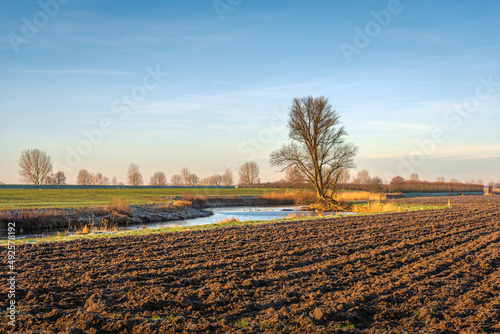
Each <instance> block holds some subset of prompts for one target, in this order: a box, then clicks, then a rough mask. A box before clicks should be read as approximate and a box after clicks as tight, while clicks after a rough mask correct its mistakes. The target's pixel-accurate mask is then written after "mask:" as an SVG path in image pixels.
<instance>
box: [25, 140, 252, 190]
mask: <svg viewBox="0 0 500 334" xmlns="http://www.w3.org/2000/svg"><path fill="white" fill-rule="evenodd" d="M19 168H20V169H19V174H20V176H21V180H22V181H23V182H24V183H27V184H36V185H40V184H54V185H63V184H66V176H65V175H64V172H62V171H58V172H57V173H55V174H54V173H52V169H53V165H52V159H51V157H50V156H49V155H48V154H47V153H46V152H44V151H41V150H38V149H32V150H26V151H23V152H22V154H21V158H20V159H19ZM259 172H260V171H259V167H258V166H257V163H255V162H254V161H250V162H246V163H244V164H243V165H242V166H241V167H240V169H239V171H238V173H239V176H240V179H239V184H241V185H251V184H255V183H259V182H260V178H259ZM126 182H127V184H129V185H132V186H139V185H143V184H144V179H143V177H142V174H141V172H140V171H139V166H138V165H136V164H134V163H131V164H130V165H129V168H128V171H127V181H126ZM110 183H111V184H112V185H120V184H122V185H123V184H124V183H119V182H118V181H117V179H116V177H113V179H112V180H111V182H110V181H109V179H108V178H107V177H106V176H104V175H102V173H95V174H94V173H90V172H89V171H87V170H86V169H81V170H80V171H79V172H78V176H77V179H76V184H78V185H109V184H110ZM168 184H169V183H168V181H167V176H166V175H165V173H163V172H156V173H154V174H153V176H151V178H150V180H149V185H152V186H166V185H168ZM233 184H234V179H233V171H232V170H231V169H229V168H228V169H226V170H225V171H224V173H223V174H222V175H220V174H214V175H212V176H209V177H205V178H203V179H201V180H200V178H199V177H198V176H197V175H196V174H194V173H191V171H190V170H189V168H182V170H181V172H180V174H174V175H172V177H171V178H170V185H172V186H197V185H200V186H232V185H233Z"/></svg>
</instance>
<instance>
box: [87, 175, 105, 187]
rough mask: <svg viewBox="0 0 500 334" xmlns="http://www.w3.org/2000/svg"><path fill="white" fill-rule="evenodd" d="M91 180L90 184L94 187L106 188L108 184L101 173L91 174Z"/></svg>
mask: <svg viewBox="0 0 500 334" xmlns="http://www.w3.org/2000/svg"><path fill="white" fill-rule="evenodd" d="M91 179H92V181H91V184H93V185H96V186H107V185H108V184H109V179H108V178H107V177H106V176H103V175H102V174H101V173H97V174H92V176H91Z"/></svg>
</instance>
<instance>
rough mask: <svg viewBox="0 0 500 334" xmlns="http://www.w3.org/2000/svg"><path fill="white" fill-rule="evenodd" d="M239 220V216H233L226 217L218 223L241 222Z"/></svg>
mask: <svg viewBox="0 0 500 334" xmlns="http://www.w3.org/2000/svg"><path fill="white" fill-rule="evenodd" d="M239 221H240V220H239V219H238V218H234V217H231V218H226V219H222V220H218V221H217V224H225V223H236V222H239Z"/></svg>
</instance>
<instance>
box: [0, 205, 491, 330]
mask: <svg viewBox="0 0 500 334" xmlns="http://www.w3.org/2000/svg"><path fill="white" fill-rule="evenodd" d="M402 201H404V202H413V203H428V204H433V205H435V204H445V203H447V201H448V198H433V199H426V198H424V199H413V200H402ZM451 201H452V205H453V207H451V208H447V209H442V210H431V211H418V212H406V213H389V214H382V215H371V216H356V217H343V218H337V219H331V220H322V219H318V220H307V221H303V222H282V223H272V224H265V225H251V226H245V227H236V228H227V229H214V230H207V231H190V232H180V233H171V234H157V235H145V236H130V237H123V238H112V239H107V240H106V239H98V240H81V241H73V242H64V243H53V244H32V245H23V246H17V249H16V250H17V252H16V253H17V254H16V255H17V259H16V266H17V269H18V273H19V274H18V276H17V283H18V286H17V290H16V293H17V294H16V300H17V306H16V307H17V308H18V310H19V314H18V315H17V318H16V327H15V332H18V333H170V332H171V333H175V332H185V333H195V332H214V333H223V332H231V333H234V332H242V333H246V332H249V333H250V332H252V333H254V332H269V333H275V332H287V333H304V332H307V333H336V332H339V333H343V332H356V333H358V332H362V333H383V332H391V333H406V332H409V333H458V332H462V333H467V332H469V333H491V332H500V325H499V322H500V196H474V197H460V198H456V197H453V198H451ZM1 250H2V252H3V253H4V254H6V253H7V252H6V250H5V248H4V247H3V248H1ZM5 257H6V255H5ZM2 281H3V282H6V279H5V274H4V275H3V280H2ZM0 291H1V297H2V301H4V300H6V299H7V292H8V289H7V284H6V283H4V284H3V286H2V288H1V289H0ZM5 309H6V306H5V303H4V305H2V313H3V314H6V313H5ZM7 321H8V320H7V318H6V316H4V317H3V319H2V322H1V324H0V332H7V331H8V330H10V329H11V326H9V325H8V324H7Z"/></svg>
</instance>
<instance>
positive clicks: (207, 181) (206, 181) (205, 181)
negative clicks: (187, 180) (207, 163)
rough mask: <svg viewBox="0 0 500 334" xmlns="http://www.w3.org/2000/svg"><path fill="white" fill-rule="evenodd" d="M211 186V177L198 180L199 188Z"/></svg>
mask: <svg viewBox="0 0 500 334" xmlns="http://www.w3.org/2000/svg"><path fill="white" fill-rule="evenodd" d="M211 185H212V177H211V176H208V177H204V178H202V179H201V180H200V186H211Z"/></svg>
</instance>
